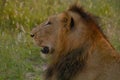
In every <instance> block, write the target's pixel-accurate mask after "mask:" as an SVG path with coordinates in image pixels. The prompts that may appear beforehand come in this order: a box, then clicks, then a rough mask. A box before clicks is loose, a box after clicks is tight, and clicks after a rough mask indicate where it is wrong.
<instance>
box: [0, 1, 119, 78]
mask: <svg viewBox="0 0 120 80" xmlns="http://www.w3.org/2000/svg"><path fill="white" fill-rule="evenodd" d="M75 2H77V3H79V4H81V5H82V6H83V7H84V8H85V9H86V10H87V11H88V12H91V13H93V14H94V15H97V16H99V17H100V18H101V20H100V21H101V24H100V25H101V28H102V29H103V31H104V33H105V34H106V35H107V37H108V39H109V40H110V41H111V43H112V44H113V46H114V47H115V48H116V50H117V51H118V52H120V35H119V34H120V26H119V25H120V15H119V14H120V0H0V80H42V79H41V77H40V74H41V73H42V71H41V65H42V64H43V62H44V60H43V59H42V58H41V57H40V50H39V48H38V47H36V46H34V44H33V42H32V39H31V38H30V36H29V33H30V31H31V29H32V28H33V27H34V26H36V25H37V24H40V23H41V22H42V21H43V20H45V19H46V18H47V17H48V16H50V15H53V14H56V13H59V12H62V11H64V10H65V9H67V8H68V6H69V5H70V4H73V3H75Z"/></svg>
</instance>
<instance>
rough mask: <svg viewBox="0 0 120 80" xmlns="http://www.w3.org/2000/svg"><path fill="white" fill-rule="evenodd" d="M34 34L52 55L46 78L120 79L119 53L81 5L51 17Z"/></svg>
mask: <svg viewBox="0 0 120 80" xmlns="http://www.w3.org/2000/svg"><path fill="white" fill-rule="evenodd" d="M31 37H32V38H33V39H34V42H35V43H36V44H37V45H38V46H40V47H41V52H42V54H44V55H49V56H50V60H49V64H48V67H47V69H46V70H45V72H44V74H43V76H44V79H43V80H120V55H119V54H118V53H117V52H116V51H115V49H114V47H113V46H112V45H111V44H110V42H109V41H108V39H107V38H106V37H105V35H104V34H103V32H102V31H101V29H100V27H99V24H98V22H97V21H96V19H95V17H94V16H93V15H91V14H90V13H88V12H86V11H85V10H84V9H83V8H82V7H81V6H78V5H72V6H70V7H69V9H67V10H66V11H63V12H62V13H60V14H56V15H53V16H50V17H49V18H48V19H47V20H46V21H44V22H43V23H42V24H40V25H38V26H37V27H35V28H33V30H32V31H31Z"/></svg>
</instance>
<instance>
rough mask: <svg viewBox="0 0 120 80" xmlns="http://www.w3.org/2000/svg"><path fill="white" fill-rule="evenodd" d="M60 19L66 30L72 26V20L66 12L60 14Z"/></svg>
mask: <svg viewBox="0 0 120 80" xmlns="http://www.w3.org/2000/svg"><path fill="white" fill-rule="evenodd" d="M61 16H62V17H61V21H62V23H63V25H64V27H65V28H67V29H68V30H70V29H72V28H73V27H74V20H73V18H72V17H71V16H70V15H69V14H68V13H63V14H62V15H61Z"/></svg>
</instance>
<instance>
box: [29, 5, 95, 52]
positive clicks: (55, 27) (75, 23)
mask: <svg viewBox="0 0 120 80" xmlns="http://www.w3.org/2000/svg"><path fill="white" fill-rule="evenodd" d="M79 8H80V7H78V8H76V6H74V7H70V8H69V9H68V10H67V11H64V12H62V13H60V14H57V15H53V16H51V17H49V18H48V19H47V20H46V21H44V22H43V23H42V24H40V25H38V26H37V27H35V28H34V29H33V30H32V32H31V36H32V37H33V38H34V40H35V43H36V44H37V45H38V46H40V47H41V48H42V49H41V51H42V53H45V54H55V53H56V52H57V53H61V54H62V53H68V51H71V50H73V49H76V48H78V47H81V45H83V44H84V43H86V41H87V40H88V38H89V35H91V36H92V33H93V32H92V33H91V32H90V31H86V30H88V29H93V30H92V31H94V27H88V26H87V25H88V24H91V23H90V22H89V21H88V22H87V21H86V20H87V18H88V19H89V18H91V17H87V16H88V15H89V14H86V13H84V11H83V9H82V8H80V9H79ZM80 15H81V16H80ZM86 17H87V18H86ZM85 18H86V20H85ZM91 25H92V24H91ZM93 26H94V25H93ZM94 33H95V32H94ZM84 36H86V37H84Z"/></svg>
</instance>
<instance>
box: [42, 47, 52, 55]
mask: <svg viewBox="0 0 120 80" xmlns="http://www.w3.org/2000/svg"><path fill="white" fill-rule="evenodd" d="M41 52H42V53H43V54H48V53H49V52H50V49H49V47H47V46H44V47H42V48H41Z"/></svg>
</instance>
